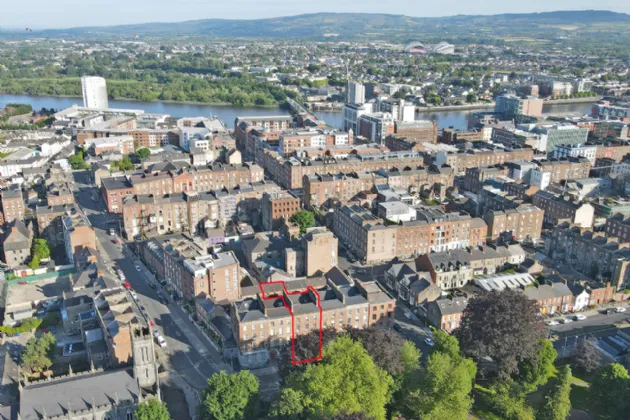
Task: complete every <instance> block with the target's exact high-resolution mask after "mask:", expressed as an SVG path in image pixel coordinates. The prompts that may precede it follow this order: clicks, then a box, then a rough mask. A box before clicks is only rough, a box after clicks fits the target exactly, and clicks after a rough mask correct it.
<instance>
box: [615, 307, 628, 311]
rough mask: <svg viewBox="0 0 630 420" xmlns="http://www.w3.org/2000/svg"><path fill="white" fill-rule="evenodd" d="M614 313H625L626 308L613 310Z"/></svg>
mask: <svg viewBox="0 0 630 420" xmlns="http://www.w3.org/2000/svg"><path fill="white" fill-rule="evenodd" d="M615 312H617V313H621V312H626V308H623V307H621V306H620V307H618V308H615Z"/></svg>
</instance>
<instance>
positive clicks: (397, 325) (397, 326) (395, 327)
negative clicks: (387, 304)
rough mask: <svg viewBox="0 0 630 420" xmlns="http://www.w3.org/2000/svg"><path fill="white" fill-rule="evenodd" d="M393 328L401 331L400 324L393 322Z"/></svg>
mask: <svg viewBox="0 0 630 420" xmlns="http://www.w3.org/2000/svg"><path fill="white" fill-rule="evenodd" d="M394 330H396V331H402V327H401V326H400V324H394Z"/></svg>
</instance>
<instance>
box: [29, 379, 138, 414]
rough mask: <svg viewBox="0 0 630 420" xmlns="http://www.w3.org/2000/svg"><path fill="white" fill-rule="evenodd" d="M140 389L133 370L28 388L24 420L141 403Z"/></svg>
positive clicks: (35, 385)
mask: <svg viewBox="0 0 630 420" xmlns="http://www.w3.org/2000/svg"><path fill="white" fill-rule="evenodd" d="M139 392H140V389H139V387H138V382H137V381H136V380H135V379H134V378H133V373H132V372H131V371H130V370H113V371H105V372H96V373H88V374H82V375H77V376H74V377H67V378H63V379H59V380H53V381H50V382H47V381H45V382H40V383H35V384H32V385H26V386H25V387H24V389H23V390H22V395H21V398H20V416H21V418H22V420H39V419H41V418H43V417H42V414H43V411H44V410H45V412H46V416H48V417H52V416H62V415H66V412H67V411H68V408H70V409H71V410H73V411H77V410H89V409H91V408H92V406H91V404H92V401H94V404H96V405H97V406H103V405H107V404H112V403H113V402H114V401H115V400H116V398H118V400H119V401H121V402H122V401H134V402H135V401H137V399H138V395H139Z"/></svg>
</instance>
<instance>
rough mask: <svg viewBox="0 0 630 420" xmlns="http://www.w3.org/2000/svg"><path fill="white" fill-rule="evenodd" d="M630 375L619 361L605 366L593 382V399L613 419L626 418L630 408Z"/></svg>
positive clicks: (598, 407)
mask: <svg viewBox="0 0 630 420" xmlns="http://www.w3.org/2000/svg"><path fill="white" fill-rule="evenodd" d="M629 392H630V375H628V371H627V370H626V368H625V367H623V366H622V365H620V364H618V363H612V364H609V365H606V366H604V367H603V368H602V369H601V370H600V371H599V372H597V375H596V376H595V378H594V379H593V382H592V383H591V401H592V402H593V405H594V406H595V407H596V408H597V409H598V410H599V412H600V413H602V414H604V415H607V416H609V417H610V418H613V419H621V418H625V417H626V415H627V414H628V409H630V404H628V393H629Z"/></svg>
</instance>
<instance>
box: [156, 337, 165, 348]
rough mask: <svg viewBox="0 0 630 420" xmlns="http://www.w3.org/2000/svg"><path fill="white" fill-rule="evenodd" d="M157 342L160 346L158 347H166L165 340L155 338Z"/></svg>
mask: <svg viewBox="0 0 630 420" xmlns="http://www.w3.org/2000/svg"><path fill="white" fill-rule="evenodd" d="M157 342H158V344H159V345H160V347H166V340H165V339H164V337H162V336H161V335H158V336H157Z"/></svg>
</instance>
